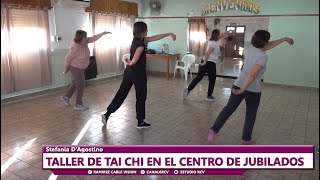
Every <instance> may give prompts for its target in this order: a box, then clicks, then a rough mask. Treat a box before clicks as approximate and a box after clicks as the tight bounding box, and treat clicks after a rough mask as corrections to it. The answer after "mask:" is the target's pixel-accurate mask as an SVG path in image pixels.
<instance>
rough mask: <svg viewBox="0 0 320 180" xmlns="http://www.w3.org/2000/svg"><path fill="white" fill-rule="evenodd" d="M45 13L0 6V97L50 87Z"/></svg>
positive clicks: (47, 33) (48, 43)
mask: <svg viewBox="0 0 320 180" xmlns="http://www.w3.org/2000/svg"><path fill="white" fill-rule="evenodd" d="M50 49H51V48H50V35H49V20H48V11H47V10H40V9H37V10H36V9H15V8H9V7H6V6H4V5H3V4H1V94H6V93H12V92H15V91H19V90H25V89H32V88H38V87H42V86H46V85H50V84H51V62H50V60H51V57H50Z"/></svg>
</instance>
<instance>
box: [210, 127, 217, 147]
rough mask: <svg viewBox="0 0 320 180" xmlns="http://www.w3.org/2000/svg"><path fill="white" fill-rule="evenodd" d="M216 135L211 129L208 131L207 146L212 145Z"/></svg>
mask: <svg viewBox="0 0 320 180" xmlns="http://www.w3.org/2000/svg"><path fill="white" fill-rule="evenodd" d="M216 135H217V133H215V132H214V131H213V130H212V129H210V130H209V133H208V143H209V144H212V143H213V141H214V139H215V137H216Z"/></svg>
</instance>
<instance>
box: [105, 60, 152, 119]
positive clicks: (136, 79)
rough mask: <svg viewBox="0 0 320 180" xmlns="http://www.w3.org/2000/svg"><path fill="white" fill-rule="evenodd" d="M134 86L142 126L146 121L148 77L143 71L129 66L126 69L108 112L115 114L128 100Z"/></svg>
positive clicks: (137, 110) (138, 117)
mask: <svg viewBox="0 0 320 180" xmlns="http://www.w3.org/2000/svg"><path fill="white" fill-rule="evenodd" d="M132 85H134V88H135V90H136V98H137V101H136V112H137V119H138V123H139V124H140V123H142V122H143V121H144V119H145V109H146V99H147V75H146V72H145V71H143V70H142V71H138V70H132V69H131V67H129V66H128V67H127V68H126V70H125V71H124V75H123V80H122V83H121V85H120V88H119V90H118V92H117V94H116V95H115V97H114V98H113V100H112V102H111V104H110V105H109V106H108V108H107V110H108V112H110V113H114V112H115V111H116V110H117V109H118V108H119V107H120V106H121V105H122V103H123V102H124V100H125V99H126V97H127V95H128V93H129V91H130V89H131V87H132Z"/></svg>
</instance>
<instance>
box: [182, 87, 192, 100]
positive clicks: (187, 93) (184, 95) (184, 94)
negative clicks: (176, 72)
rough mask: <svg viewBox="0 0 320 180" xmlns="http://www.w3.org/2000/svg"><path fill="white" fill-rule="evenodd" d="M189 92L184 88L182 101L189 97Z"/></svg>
mask: <svg viewBox="0 0 320 180" xmlns="http://www.w3.org/2000/svg"><path fill="white" fill-rule="evenodd" d="M189 93H190V91H189V90H188V88H184V90H183V99H186V98H187V96H188V95H189Z"/></svg>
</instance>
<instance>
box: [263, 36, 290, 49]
mask: <svg viewBox="0 0 320 180" xmlns="http://www.w3.org/2000/svg"><path fill="white" fill-rule="evenodd" d="M283 42H288V43H289V44H290V45H291V46H292V45H293V44H294V41H293V39H291V38H287V37H285V38H281V39H277V40H274V41H270V42H268V44H266V45H265V46H264V47H263V48H262V50H263V51H268V50H270V49H273V48H275V47H277V46H278V45H280V44H281V43H283Z"/></svg>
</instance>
